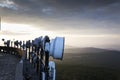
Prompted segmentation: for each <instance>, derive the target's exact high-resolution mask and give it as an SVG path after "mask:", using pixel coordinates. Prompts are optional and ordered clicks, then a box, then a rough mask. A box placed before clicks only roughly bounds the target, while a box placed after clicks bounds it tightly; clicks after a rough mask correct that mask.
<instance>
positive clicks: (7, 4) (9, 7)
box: [0, 0, 18, 10]
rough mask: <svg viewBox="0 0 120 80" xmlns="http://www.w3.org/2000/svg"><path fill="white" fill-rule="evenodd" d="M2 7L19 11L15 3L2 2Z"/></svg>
mask: <svg viewBox="0 0 120 80" xmlns="http://www.w3.org/2000/svg"><path fill="white" fill-rule="evenodd" d="M0 7H3V8H8V9H12V10H18V8H17V5H15V4H14V2H13V1H10V0H4V1H1V2H0Z"/></svg>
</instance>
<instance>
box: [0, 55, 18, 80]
mask: <svg viewBox="0 0 120 80" xmlns="http://www.w3.org/2000/svg"><path fill="white" fill-rule="evenodd" d="M18 62H19V58H18V57H16V56H15V55H10V54H1V53H0V80H15V70H16V65H17V63H18Z"/></svg>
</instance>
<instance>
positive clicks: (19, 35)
mask: <svg viewBox="0 0 120 80" xmlns="http://www.w3.org/2000/svg"><path fill="white" fill-rule="evenodd" d="M1 27H2V28H1V29H2V30H1V32H0V35H1V36H0V38H6V39H13V38H15V39H22V40H28V39H34V38H35V37H39V36H45V35H49V36H51V37H53V36H55V35H54V34H55V33H54V32H52V31H46V30H43V29H41V28H40V27H39V28H36V27H34V26H32V25H28V24H16V23H5V22H2V24H1Z"/></svg>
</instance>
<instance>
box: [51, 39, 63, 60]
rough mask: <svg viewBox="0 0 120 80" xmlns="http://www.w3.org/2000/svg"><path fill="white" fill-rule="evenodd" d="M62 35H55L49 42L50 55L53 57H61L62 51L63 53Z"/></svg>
mask: <svg viewBox="0 0 120 80" xmlns="http://www.w3.org/2000/svg"><path fill="white" fill-rule="evenodd" d="M64 42H65V38H64V37H56V38H55V39H53V40H52V41H51V42H50V53H49V54H50V56H52V57H53V58H54V59H60V60H62V59H63V53H64Z"/></svg>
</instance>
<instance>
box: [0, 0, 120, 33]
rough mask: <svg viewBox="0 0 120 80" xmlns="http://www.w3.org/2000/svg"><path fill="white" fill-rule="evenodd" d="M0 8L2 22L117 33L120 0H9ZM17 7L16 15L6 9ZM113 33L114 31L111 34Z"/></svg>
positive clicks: (14, 11)
mask: <svg viewBox="0 0 120 80" xmlns="http://www.w3.org/2000/svg"><path fill="white" fill-rule="evenodd" d="M10 1H12V2H13V3H14V5H13V4H11V5H7V7H4V8H3V7H0V15H2V16H3V17H4V20H5V21H8V22H15V23H27V24H31V25H35V26H38V27H43V28H45V29H48V30H50V29H52V30H53V29H54V30H62V29H65V30H68V29H73V26H74V29H76V30H79V29H94V28H98V29H99V28H103V29H107V28H110V29H111V31H112V30H113V27H114V28H116V29H120V27H119V25H120V23H119V22H120V0H10ZM9 6H12V7H17V11H16V10H14V9H11V8H9ZM113 32H114V31H113Z"/></svg>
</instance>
